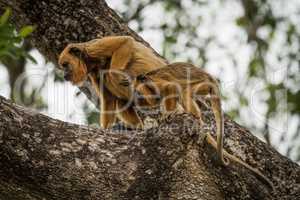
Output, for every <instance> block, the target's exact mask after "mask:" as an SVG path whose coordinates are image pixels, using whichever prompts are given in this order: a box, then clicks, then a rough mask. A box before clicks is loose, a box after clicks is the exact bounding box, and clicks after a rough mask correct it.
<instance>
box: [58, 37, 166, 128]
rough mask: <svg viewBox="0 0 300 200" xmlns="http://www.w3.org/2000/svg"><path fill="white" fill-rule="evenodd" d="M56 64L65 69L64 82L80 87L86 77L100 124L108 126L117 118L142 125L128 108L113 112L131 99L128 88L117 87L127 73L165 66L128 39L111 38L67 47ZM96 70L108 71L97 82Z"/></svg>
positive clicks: (150, 53)
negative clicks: (93, 92)
mask: <svg viewBox="0 0 300 200" xmlns="http://www.w3.org/2000/svg"><path fill="white" fill-rule="evenodd" d="M103 57H104V58H107V63H106V64H104V67H103V64H102V65H101V64H99V62H100V59H99V58H103ZM59 65H60V66H61V67H62V68H63V69H64V71H65V73H66V76H65V78H66V79H67V80H70V81H71V82H72V83H73V84H75V85H80V84H81V83H82V82H84V81H85V80H86V79H87V78H89V79H90V80H91V82H92V84H93V87H94V89H95V90H96V91H97V93H98V96H99V97H100V125H101V127H103V128H108V127H111V126H112V125H113V124H114V123H115V120H116V117H117V118H118V119H120V120H121V121H123V122H124V123H125V124H127V125H129V126H133V127H141V126H142V122H141V120H140V118H139V116H138V115H137V114H136V112H135V110H134V109H133V107H132V106H131V105H130V106H128V107H127V108H126V109H123V110H122V111H121V112H119V113H118V114H117V116H116V113H115V111H117V110H119V108H121V107H124V105H125V104H126V103H127V101H128V99H129V98H130V96H131V93H130V89H129V88H128V87H122V86H120V84H119V82H120V81H121V80H122V79H124V76H123V75H122V74H120V73H118V72H126V73H127V74H128V75H129V76H137V75H139V74H142V73H147V72H149V71H152V70H154V69H157V68H159V67H162V66H164V65H166V62H165V61H164V60H163V59H161V58H159V57H157V56H156V55H155V54H154V52H153V51H152V50H150V49H149V48H147V47H146V46H144V45H143V44H142V43H139V42H137V41H135V40H134V39H133V38H132V37H130V36H111V37H104V38H102V39H95V40H91V41H89V42H84V43H73V44H69V45H68V46H67V47H66V48H65V49H64V50H63V51H62V53H61V54H60V56H59ZM105 70H107V71H105ZM99 71H105V72H107V73H106V74H105V75H104V80H103V79H100V80H99V79H98V78H97V74H98V72H99Z"/></svg>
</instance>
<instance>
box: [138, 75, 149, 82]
mask: <svg viewBox="0 0 300 200" xmlns="http://www.w3.org/2000/svg"><path fill="white" fill-rule="evenodd" d="M136 79H137V80H138V81H140V82H142V83H144V82H146V80H147V77H146V76H145V75H144V74H141V75H138V76H137V77H136Z"/></svg>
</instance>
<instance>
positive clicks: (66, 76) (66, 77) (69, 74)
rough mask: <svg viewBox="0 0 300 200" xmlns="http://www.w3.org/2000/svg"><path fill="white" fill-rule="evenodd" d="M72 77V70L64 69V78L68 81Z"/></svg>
mask: <svg viewBox="0 0 300 200" xmlns="http://www.w3.org/2000/svg"><path fill="white" fill-rule="evenodd" d="M71 77H72V72H71V70H64V79H65V80H66V81H70V80H71Z"/></svg>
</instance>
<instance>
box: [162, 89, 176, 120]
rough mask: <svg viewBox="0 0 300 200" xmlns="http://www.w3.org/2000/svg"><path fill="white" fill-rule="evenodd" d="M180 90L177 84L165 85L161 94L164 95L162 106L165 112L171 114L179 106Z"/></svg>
mask: <svg viewBox="0 0 300 200" xmlns="http://www.w3.org/2000/svg"><path fill="white" fill-rule="evenodd" d="M178 95H179V91H178V88H177V86H176V85H175V84H167V85H166V86H164V89H163V91H162V94H161V96H162V97H163V100H162V104H163V105H162V106H163V109H164V112H163V113H166V114H170V113H172V112H174V111H175V110H176V108H177V102H178Z"/></svg>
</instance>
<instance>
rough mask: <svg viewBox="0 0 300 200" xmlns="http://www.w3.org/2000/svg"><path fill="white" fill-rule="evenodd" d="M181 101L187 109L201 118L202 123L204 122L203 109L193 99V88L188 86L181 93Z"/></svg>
mask: <svg viewBox="0 0 300 200" xmlns="http://www.w3.org/2000/svg"><path fill="white" fill-rule="evenodd" d="M181 103H182V106H183V108H184V110H185V111H187V112H189V113H191V114H192V115H194V116H195V117H196V118H198V119H199V122H200V124H203V122H202V119H201V117H202V114H201V110H200V108H199V106H198V104H197V103H196V101H195V100H194V99H193V95H192V90H191V88H187V89H185V90H184V91H183V93H182V95H181Z"/></svg>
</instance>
